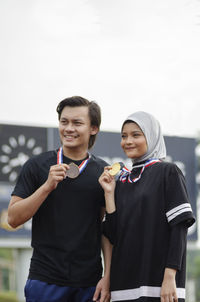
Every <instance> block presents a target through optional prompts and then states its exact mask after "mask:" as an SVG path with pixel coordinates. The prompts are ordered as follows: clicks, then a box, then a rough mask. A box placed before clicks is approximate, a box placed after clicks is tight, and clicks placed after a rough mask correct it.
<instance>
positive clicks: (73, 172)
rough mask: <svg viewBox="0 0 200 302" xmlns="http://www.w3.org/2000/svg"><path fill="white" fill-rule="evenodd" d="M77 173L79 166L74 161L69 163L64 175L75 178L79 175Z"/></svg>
mask: <svg viewBox="0 0 200 302" xmlns="http://www.w3.org/2000/svg"><path fill="white" fill-rule="evenodd" d="M79 173H80V172H79V167H78V166H77V165H76V164H74V163H70V164H69V170H67V172H66V176H67V177H69V178H76V177H78V176H79Z"/></svg>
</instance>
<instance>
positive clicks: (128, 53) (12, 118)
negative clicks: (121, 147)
mask: <svg viewBox="0 0 200 302" xmlns="http://www.w3.org/2000/svg"><path fill="white" fill-rule="evenodd" d="M0 44H1V47H0V84H1V85H0V86H1V88H0V102H1V110H0V123H8V124H23V125H34V126H50V127H54V126H55V127H56V126H57V125H58V120H57V113H56V106H57V104H58V103H59V102H60V101H61V100H62V99H64V98H66V97H69V96H72V95H81V96H83V97H85V98H88V99H89V100H94V101H96V102H97V103H98V104H99V105H100V107H101V110H102V125H101V130H103V131H116V132H119V131H120V129H121V124H122V122H123V120H124V119H125V118H126V117H127V116H128V115H129V114H131V113H133V112H135V111H138V110H142V111H147V112H149V113H151V114H153V115H154V116H155V117H156V118H157V119H158V120H159V121H160V123H161V126H162V130H163V133H164V134H165V135H175V136H185V137H197V136H200V121H199V114H200V55H199V54H200V0H167V1H166V0H151V1H149V0H17V1H16V0H1V1H0Z"/></svg>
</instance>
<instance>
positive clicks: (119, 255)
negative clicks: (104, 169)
mask: <svg viewBox="0 0 200 302" xmlns="http://www.w3.org/2000/svg"><path fill="white" fill-rule="evenodd" d="M140 170H141V168H137V169H133V170H132V174H131V176H132V177H133V178H134V177H135V175H136V176H137V175H138V174H139V173H140ZM115 201H116V212H115V213H113V214H110V217H109V219H108V220H107V222H105V230H106V229H107V230H108V237H109V238H110V240H111V241H112V242H113V243H114V247H113V256H112V264H111V294H112V301H113V302H114V301H126V302H130V301H134V302H136V301H151V302H153V301H155V302H156V301H157V302H158V301H160V290H161V285H162V281H163V277H164V270H165V268H166V267H169V268H174V269H177V273H176V285H177V295H178V298H179V301H184V298H185V262H186V257H185V255H186V240H185V241H184V236H185V237H186V232H185V229H187V227H189V226H190V225H192V224H193V223H194V217H193V214H192V209H191V206H190V203H189V200H188V195H187V191H186V186H185V180H184V176H183V174H182V173H181V171H180V170H179V169H178V167H177V166H176V165H174V164H172V163H166V162H159V163H156V164H154V165H152V166H149V167H147V168H146V169H145V170H144V172H143V174H142V177H141V179H140V180H138V181H137V182H135V183H128V182H125V183H122V182H120V181H118V182H117V184H116V190H115ZM108 216H109V215H108ZM111 217H112V218H111ZM106 224H107V225H106ZM178 225H182V226H183V227H181V228H180V230H179V228H176V226H178ZM172 230H175V231H174V232H172ZM171 233H172V234H173V235H172V236H171ZM177 234H182V235H180V236H181V237H180V238H176V236H177ZM170 236H171V237H170ZM181 238H182V239H181ZM176 239H177V240H176ZM174 249H177V251H179V257H177V255H176V253H174Z"/></svg>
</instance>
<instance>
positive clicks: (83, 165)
mask: <svg viewBox="0 0 200 302" xmlns="http://www.w3.org/2000/svg"><path fill="white" fill-rule="evenodd" d="M90 158H91V154H90V153H89V157H88V158H87V159H85V160H83V161H82V163H81V164H80V165H79V166H78V167H79V172H80V174H81V173H82V172H83V170H84V169H85V168H86V166H87V164H88V162H89V160H90ZM62 163H63V148H62V147H60V148H59V150H58V153H57V164H62Z"/></svg>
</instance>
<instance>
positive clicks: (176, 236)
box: [166, 223, 188, 270]
mask: <svg viewBox="0 0 200 302" xmlns="http://www.w3.org/2000/svg"><path fill="white" fill-rule="evenodd" d="M187 231H188V229H187V226H186V225H185V224H183V223H179V224H176V225H175V226H173V227H172V228H171V229H170V235H169V249H168V256H167V261H166V267H168V268H173V269H175V270H181V268H182V265H183V257H184V253H185V247H186V244H187V242H186V239H187Z"/></svg>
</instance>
